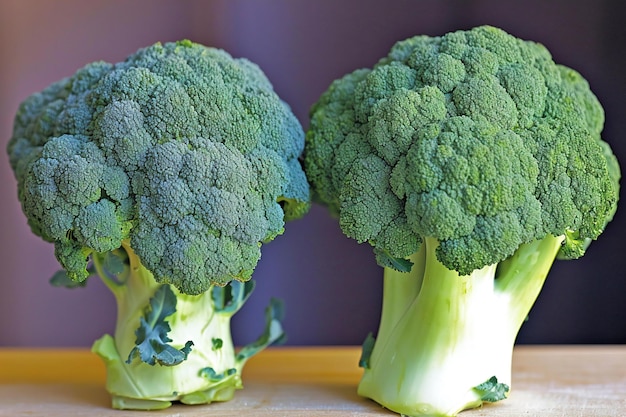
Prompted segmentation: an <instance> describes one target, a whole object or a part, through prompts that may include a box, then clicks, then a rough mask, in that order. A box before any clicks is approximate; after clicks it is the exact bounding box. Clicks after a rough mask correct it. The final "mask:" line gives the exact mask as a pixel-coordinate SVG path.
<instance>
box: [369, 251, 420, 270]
mask: <svg viewBox="0 0 626 417" xmlns="http://www.w3.org/2000/svg"><path fill="white" fill-rule="evenodd" d="M374 255H376V262H378V265H380V266H382V267H384V268H391V269H394V270H396V271H399V272H411V268H412V267H413V262H411V261H409V260H408V259H404V258H396V257H395V256H391V254H390V253H389V252H388V251H386V250H384V249H380V248H374Z"/></svg>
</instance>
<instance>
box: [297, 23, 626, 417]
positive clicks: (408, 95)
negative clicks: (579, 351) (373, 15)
mask: <svg viewBox="0 0 626 417" xmlns="http://www.w3.org/2000/svg"><path fill="white" fill-rule="evenodd" d="M310 119H311V120H310V128H309V131H308V132H307V136H306V144H305V151H304V165H305V171H306V173H307V177H308V178H309V181H310V183H311V187H312V191H313V198H314V201H317V202H318V203H321V204H324V205H326V206H327V207H328V208H329V210H330V212H331V213H333V214H334V215H336V216H337V217H338V221H339V224H340V226H341V229H342V230H343V232H344V233H345V234H346V235H347V236H348V237H350V238H353V239H355V240H356V241H358V242H359V243H362V242H368V243H369V244H370V245H371V246H372V247H373V251H374V255H375V256H376V260H377V262H378V264H379V265H380V266H382V267H384V292H383V308H382V316H381V323H380V327H379V330H378V334H377V336H376V338H375V339H374V338H372V337H370V338H368V341H367V343H366V344H365V345H364V357H363V358H362V360H361V363H362V365H363V366H365V368H366V369H365V372H364V376H363V380H362V382H361V384H360V386H359V393H360V394H361V395H363V396H366V397H370V398H372V399H374V400H376V401H378V402H379V403H381V404H382V405H384V406H385V407H387V408H389V409H391V410H394V411H396V412H398V413H402V414H404V415H409V416H419V415H437V416H452V415H455V414H456V413H458V412H459V411H461V410H463V409H465V408H470V407H476V406H479V405H480V404H482V403H483V402H484V401H493V400H494V399H496V398H497V399H501V398H504V397H505V396H506V395H508V387H509V385H510V362H511V350H512V347H513V343H514V340H515V337H516V335H517V332H518V330H519V328H520V326H521V324H522V322H523V321H524V319H525V317H526V315H527V314H528V311H529V310H530V308H531V306H532V304H533V303H534V301H535V299H536V297H537V295H538V293H539V291H540V289H541V286H542V284H543V282H544V280H545V278H546V276H547V274H548V271H549V269H550V267H551V265H552V263H553V261H554V259H555V258H557V257H558V258H562V259H574V258H578V257H580V256H582V255H583V254H584V253H585V250H586V249H587V247H588V245H589V243H590V242H591V241H593V240H594V239H596V238H598V236H599V235H600V234H601V233H602V232H603V230H604V228H605V226H606V225H607V223H608V222H609V221H610V220H611V218H612V217H613V214H614V213H615V210H616V207H617V199H618V190H619V178H620V169H619V165H618V163H617V160H616V159H615V156H614V155H613V154H612V152H611V149H610V147H609V145H608V144H607V143H606V142H604V141H603V140H602V138H601V131H602V128H603V123H604V112H603V109H602V107H601V105H600V103H599V102H598V100H597V98H596V97H595V96H594V94H593V93H592V92H591V90H590V89H589V85H588V83H587V82H586V81H585V80H584V79H583V78H582V76H581V75H580V74H578V73H577V72H575V71H574V70H572V69H570V68H566V67H564V66H562V65H558V64H556V63H554V61H553V60H552V58H551V56H550V54H549V52H548V51H547V50H546V48H544V47H543V46H542V45H539V44H537V43H533V42H530V41H524V40H521V39H517V38H515V37H513V36H511V35H509V34H507V33H505V32H503V31H502V30H500V29H497V28H494V27H489V26H482V27H477V28H474V29H472V30H468V31H457V32H453V33H448V34H446V35H444V36H440V37H428V36H417V37H413V38H409V39H406V40H404V41H401V42H398V43H397V44H396V45H395V46H394V47H393V48H392V49H391V51H390V52H389V54H388V56H386V57H384V58H382V59H381V60H380V61H379V62H378V63H377V64H376V65H375V66H374V67H373V68H366V69H359V70H356V71H354V72H352V73H350V74H347V75H345V76H344V77H342V78H340V79H338V80H336V81H334V82H333V83H332V84H331V85H330V87H329V88H328V90H327V91H326V92H325V93H324V94H323V95H322V96H321V97H320V99H319V101H318V102H317V103H316V104H314V105H313V107H312V109H311V113H310ZM374 340H375V341H374ZM493 377H495V379H493Z"/></svg>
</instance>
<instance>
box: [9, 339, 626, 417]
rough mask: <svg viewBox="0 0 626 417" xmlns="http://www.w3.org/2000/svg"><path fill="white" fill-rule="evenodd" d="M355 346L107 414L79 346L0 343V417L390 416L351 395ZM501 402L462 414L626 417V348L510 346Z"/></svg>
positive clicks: (304, 352) (262, 359) (270, 355)
mask: <svg viewBox="0 0 626 417" xmlns="http://www.w3.org/2000/svg"><path fill="white" fill-rule="evenodd" d="M359 354H360V352H359V349H358V348H352V347H339V348H331V347H328V348H295V347H282V348H271V349H269V350H267V351H265V352H262V353H261V354H260V355H258V356H257V357H255V358H252V359H251V360H250V362H249V363H248V364H247V367H246V368H245V369H244V375H243V378H244V384H245V388H244V389H243V390H241V391H238V392H237V393H236V395H235V399H234V400H232V401H230V402H227V403H219V404H217V403H216V404H211V405H203V406H184V405H174V406H173V407H171V408H169V409H167V410H162V411H158V412H149V413H148V412H130V411H119V410H112V409H110V408H109V406H110V402H109V397H108V394H107V393H106V391H105V390H104V379H105V372H104V366H103V365H102V364H101V362H100V359H99V358H97V357H96V356H95V355H93V354H91V353H90V352H89V351H87V350H78V349H63V350H37V349H34V350H32V349H31V350H17V349H6V348H4V349H0V416H50V417H54V416H64V417H73V416H116V417H122V416H133V417H143V416H148V415H150V416H152V415H156V416H172V417H174V416H176V417H179V416H220V417H231V416H232V417H235V416H237V417H239V416H246V417H248V416H252V417H265V416H273V417H274V416H278V417H280V416H285V417H287V416H288V417H304V416H381V417H384V416H393V415H394V414H393V413H391V412H389V411H386V410H384V409H381V408H380V407H379V406H378V405H377V404H375V403H374V402H372V401H369V400H366V399H363V398H360V397H358V396H357V394H356V385H357V383H358V381H359V378H360V375H361V370H360V369H359V368H358V367H357V366H356V363H357V361H358V358H359ZM513 372H514V377H513V378H514V379H513V387H512V392H511V396H510V398H509V399H507V400H506V401H503V402H500V403H497V404H493V405H488V406H485V407H483V408H481V409H477V410H471V411H465V412H463V413H462V414H461V416H462V417H477V416H498V417H513V416H514V417H522V416H532V417H536V416H541V417H551V416H560V417H612V416H615V417H617V416H626V346H595V347H591V346H580V347H573V346H572V347H526V346H523V347H517V348H516V350H515V354H514V365H513Z"/></svg>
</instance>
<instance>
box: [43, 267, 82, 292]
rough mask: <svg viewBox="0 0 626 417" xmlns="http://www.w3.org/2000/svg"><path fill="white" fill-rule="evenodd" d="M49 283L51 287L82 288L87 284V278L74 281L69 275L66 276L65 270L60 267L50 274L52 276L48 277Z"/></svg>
mask: <svg viewBox="0 0 626 417" xmlns="http://www.w3.org/2000/svg"><path fill="white" fill-rule="evenodd" d="M50 285H52V286H53V287H62V288H82V287H84V286H85V285H87V280H84V281H74V280H73V279H71V278H70V277H69V276H67V272H65V270H64V269H62V270H60V271H57V272H55V273H54V275H52V278H50Z"/></svg>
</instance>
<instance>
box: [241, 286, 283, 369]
mask: <svg viewBox="0 0 626 417" xmlns="http://www.w3.org/2000/svg"><path fill="white" fill-rule="evenodd" d="M283 316H284V305H283V303H282V301H281V300H279V299H277V298H272V299H271V300H270V304H269V306H267V308H266V309H265V331H264V332H263V334H261V336H259V338H258V339H257V340H256V341H254V342H252V343H250V344H249V345H247V346H244V347H243V348H241V350H240V351H239V352H238V353H237V360H238V361H240V362H245V361H247V360H248V359H249V358H251V357H252V356H254V355H256V354H257V353H259V352H260V351H262V350H263V349H265V348H266V347H268V346H269V345H271V344H274V343H277V344H278V343H283V342H284V341H285V340H286V335H285V332H284V331H283V326H282V324H281V320H282V319H283Z"/></svg>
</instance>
